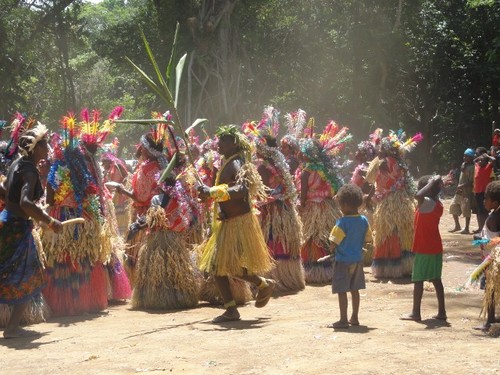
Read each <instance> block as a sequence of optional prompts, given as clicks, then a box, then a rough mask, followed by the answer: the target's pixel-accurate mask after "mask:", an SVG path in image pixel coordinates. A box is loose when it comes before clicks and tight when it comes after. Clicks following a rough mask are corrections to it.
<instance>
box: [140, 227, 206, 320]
mask: <svg viewBox="0 0 500 375" xmlns="http://www.w3.org/2000/svg"><path fill="white" fill-rule="evenodd" d="M198 294H199V280H198V279H197V277H196V272H195V268H194V267H193V262H192V260H191V256H190V253H189V251H188V249H187V246H186V243H185V241H184V239H183V234H182V233H178V232H172V231H169V230H155V231H153V232H151V233H149V234H148V235H147V238H146V243H145V244H144V245H143V246H142V247H141V249H140V252H139V259H138V262H137V267H136V281H135V287H134V292H133V295H132V307H133V308H144V309H156V310H172V309H180V308H186V307H194V306H196V305H197V304H198Z"/></svg>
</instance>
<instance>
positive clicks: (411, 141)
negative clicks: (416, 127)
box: [401, 133, 424, 152]
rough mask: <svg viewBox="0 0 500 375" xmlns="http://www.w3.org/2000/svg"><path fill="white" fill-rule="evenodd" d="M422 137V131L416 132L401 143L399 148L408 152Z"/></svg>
mask: <svg viewBox="0 0 500 375" xmlns="http://www.w3.org/2000/svg"><path fill="white" fill-rule="evenodd" d="M423 139H424V136H423V135H422V133H417V134H415V135H414V136H413V137H411V138H409V139H408V140H406V141H405V142H404V143H403V144H402V145H401V150H403V151H404V152H410V151H412V150H413V149H414V148H415V147H416V146H417V144H418V143H420V142H422V140H423Z"/></svg>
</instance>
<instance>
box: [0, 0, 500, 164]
mask: <svg viewBox="0 0 500 375" xmlns="http://www.w3.org/2000/svg"><path fill="white" fill-rule="evenodd" d="M36 4H37V8H35V7H34V6H33V4H32V2H28V1H14V0H5V1H3V2H2V3H1V5H0V48H1V50H2V55H0V117H3V118H7V119H8V118H10V117H11V115H12V114H13V113H14V111H16V110H21V111H26V112H29V113H31V114H35V115H37V116H39V117H40V118H41V119H42V120H43V121H45V122H46V123H48V124H49V125H50V126H51V127H52V128H53V129H54V128H56V127H57V126H58V119H59V118H60V117H61V115H63V114H64V113H65V112H66V111H68V110H74V111H79V110H80V109H81V108H83V107H88V108H99V109H101V110H102V112H103V114H107V112H109V111H110V110H111V109H112V108H113V107H114V106H116V105H123V106H124V107H125V112H124V117H125V118H149V117H150V113H151V112H152V111H160V112H164V111H165V110H167V109H171V107H172V104H167V103H168V101H166V100H165V99H168V98H166V97H165V95H166V94H165V93H164V92H163V94H162V95H163V96H162V95H158V92H156V93H155V94H153V93H151V91H150V87H149V86H148V85H144V82H143V81H142V79H143V78H144V77H146V76H147V77H158V72H160V73H161V75H162V76H164V77H165V78H164V81H165V83H167V82H169V84H167V87H168V90H169V91H170V93H174V97H173V98H171V99H173V100H172V101H175V103H176V107H177V110H178V115H179V117H180V118H182V119H183V121H184V122H185V123H187V124H190V123H192V122H193V120H194V119H196V118H197V117H204V118H208V119H209V120H210V123H211V126H212V127H215V126H216V125H218V124H219V123H238V122H242V121H245V120H247V119H256V118H258V117H259V116H260V112H261V111H262V108H263V107H264V106H265V105H266V104H273V105H275V106H276V107H278V108H279V109H280V110H281V112H282V113H286V112H289V111H294V110H296V109H297V108H302V109H304V110H306V111H307V113H308V114H309V115H312V116H315V118H316V124H317V126H321V124H323V123H325V122H326V121H327V120H328V119H330V118H333V119H335V120H336V121H337V122H339V123H341V124H343V125H347V126H349V127H350V128H351V131H352V132H353V134H354V135H355V136H357V137H360V138H366V136H367V134H368V132H369V131H370V130H373V128H374V127H383V128H385V129H396V128H398V127H403V128H405V129H406V130H407V132H409V133H413V132H416V131H422V132H423V133H424V136H425V141H424V143H423V144H422V145H420V146H419V147H418V149H417V151H416V152H414V155H412V157H413V158H416V159H415V160H414V162H416V163H417V164H419V165H420V166H421V167H422V168H423V169H424V170H425V171H430V169H432V168H435V166H436V165H442V166H443V167H444V165H447V164H448V163H447V160H450V159H459V158H460V155H461V153H462V152H463V149H464V148H465V147H469V146H477V145H489V142H490V136H491V134H490V133H491V122H492V121H493V120H496V121H497V123H498V122H499V120H500V119H499V106H500V4H499V3H498V2H496V1H493V0H454V1H430V0H416V1H394V0H377V1H374V0H369V1H364V2H360V1H353V0H333V1H332V0H329V1H326V0H318V1H302V0H252V1H238V0H236V1H234V0H231V1H230V0H220V1H217V2H213V1H207V0H185V1H181V0H165V1H153V0H127V1H125V0H104V1H102V2H101V3H98V4H90V3H85V2H82V1H80V0H74V1H71V0H65V1H58V2H52V1H48V0H42V1H37V2H36ZM61 4H63V5H61ZM177 21H180V29H179V33H178V35H177V43H176V47H175V48H172V45H173V41H174V39H175V36H174V34H175V32H174V27H173V25H175V24H176V22H177ZM141 29H142V30H143V32H144V38H145V39H146V40H147V41H148V44H149V47H150V51H154V54H155V61H157V62H158V63H157V64H156V67H155V65H151V64H150V61H151V59H150V58H151V56H152V55H148V54H145V53H144V45H143V39H142V37H141V33H140V31H139V30H141ZM186 53H187V55H186V60H185V65H184V66H183V69H182V70H183V72H184V73H183V76H182V85H179V86H178V87H177V88H176V87H175V80H174V79H173V76H175V75H176V73H175V71H174V70H175V69H174V67H175V64H173V62H174V61H175V62H177V61H178V60H179V58H180V57H181V56H182V55H184V54H186ZM125 56H127V57H128V58H129V59H130V61H133V62H134V64H135V65H136V66H137V67H140V68H141V69H142V72H143V76H142V78H141V76H140V75H138V74H137V71H134V69H133V68H131V66H130V64H129V63H128V62H127V60H126V59H125ZM177 75H178V73H177ZM157 83H160V82H157ZM176 97H177V99H176ZM166 107H168V108H166ZM212 130H213V129H212ZM143 131H144V127H142V126H132V125H125V124H121V125H120V126H117V130H116V134H117V136H118V137H119V138H120V139H121V142H122V146H123V147H125V148H126V149H127V150H129V151H130V152H131V151H133V144H134V143H135V142H136V140H137V139H138V137H139V135H140V134H141V133H142V132H143ZM429 156H430V157H429ZM419 157H420V160H419Z"/></svg>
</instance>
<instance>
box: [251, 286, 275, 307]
mask: <svg viewBox="0 0 500 375" xmlns="http://www.w3.org/2000/svg"><path fill="white" fill-rule="evenodd" d="M266 282H267V286H266V287H264V288H262V289H259V291H258V293H257V298H256V299H255V307H259V308H260V307H264V306H266V305H267V303H268V302H269V299H270V298H271V296H272V295H273V290H274V287H275V286H276V281H274V280H271V279H266Z"/></svg>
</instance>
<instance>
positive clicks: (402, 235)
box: [366, 131, 422, 278]
mask: <svg viewBox="0 0 500 375" xmlns="http://www.w3.org/2000/svg"><path fill="white" fill-rule="evenodd" d="M421 139H422V137H421V135H420V134H417V135H416V136H414V137H413V138H410V139H408V140H406V135H405V134H404V133H403V132H399V133H394V132H392V131H391V133H390V134H389V135H388V136H387V137H384V138H383V139H382V140H381V144H380V153H379V156H378V157H376V158H375V159H373V160H372V162H371V163H370V166H369V168H368V171H367V175H366V180H367V181H368V182H370V183H374V184H375V193H374V196H373V199H374V200H375V202H376V205H377V207H376V209H375V213H374V215H373V231H374V252H373V263H372V273H373V275H374V276H375V277H377V278H398V277H404V276H410V275H411V271H412V266H413V255H412V252H411V246H412V241H413V215H414V212H415V204H414V199H413V197H414V195H415V193H416V189H415V183H414V181H413V179H412V178H411V176H410V175H409V173H408V169H407V167H406V164H405V163H404V160H403V156H404V155H405V153H406V152H408V151H410V150H411V149H413V148H414V147H415V146H416V144H417V142H419V141H420V140H421Z"/></svg>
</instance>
